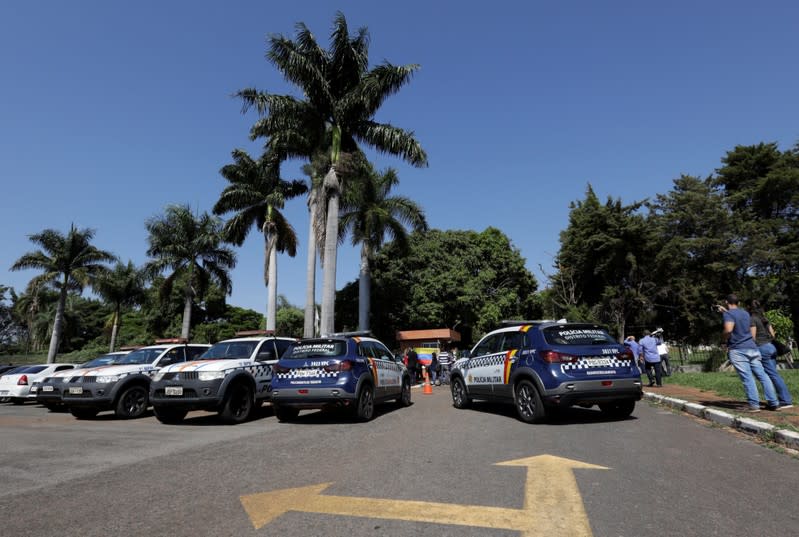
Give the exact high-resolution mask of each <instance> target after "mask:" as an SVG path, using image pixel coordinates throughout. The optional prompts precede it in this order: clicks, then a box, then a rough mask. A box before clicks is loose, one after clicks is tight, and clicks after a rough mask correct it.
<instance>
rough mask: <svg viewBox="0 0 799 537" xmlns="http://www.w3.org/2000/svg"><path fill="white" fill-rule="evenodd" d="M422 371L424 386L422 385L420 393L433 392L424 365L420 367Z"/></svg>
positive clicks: (429, 393) (428, 393)
mask: <svg viewBox="0 0 799 537" xmlns="http://www.w3.org/2000/svg"><path fill="white" fill-rule="evenodd" d="M422 373H423V374H424V386H422V393H423V394H425V395H431V394H432V393H433V385H432V384H430V375H428V374H427V368H426V367H422Z"/></svg>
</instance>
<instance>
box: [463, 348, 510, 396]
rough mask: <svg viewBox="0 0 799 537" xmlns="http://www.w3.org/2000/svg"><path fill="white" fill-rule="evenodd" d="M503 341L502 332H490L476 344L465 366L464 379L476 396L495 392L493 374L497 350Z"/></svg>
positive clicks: (471, 392) (470, 392)
mask: <svg viewBox="0 0 799 537" xmlns="http://www.w3.org/2000/svg"><path fill="white" fill-rule="evenodd" d="M501 343H502V333H498V334H489V335H487V336H486V337H484V338H483V339H481V340H480V341H479V342H478V343H477V345H475V346H474V349H472V352H471V353H470V355H469V358H468V359H467V361H466V363H465V364H464V366H463V368H462V369H463V380H464V382H465V383H466V387H467V389H468V390H469V394H471V395H474V396H478V397H480V396H483V397H490V396H491V395H492V393H493V388H492V383H493V381H492V375H493V372H494V369H495V367H496V364H495V362H496V360H495V358H496V357H497V352H498V349H499V345H500V344H501Z"/></svg>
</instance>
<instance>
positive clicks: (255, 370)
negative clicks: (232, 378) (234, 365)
mask: <svg viewBox="0 0 799 537" xmlns="http://www.w3.org/2000/svg"><path fill="white" fill-rule="evenodd" d="M244 369H246V370H247V371H249V372H250V373H251V374H252V376H254V377H270V376H272V366H271V365H266V364H258V365H248V366H247V367H245V368H244Z"/></svg>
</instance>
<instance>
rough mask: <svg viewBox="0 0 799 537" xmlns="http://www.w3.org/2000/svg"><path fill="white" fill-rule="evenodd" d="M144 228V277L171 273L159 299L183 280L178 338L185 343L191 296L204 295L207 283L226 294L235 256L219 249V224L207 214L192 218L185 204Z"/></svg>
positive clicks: (226, 250) (154, 219)
mask: <svg viewBox="0 0 799 537" xmlns="http://www.w3.org/2000/svg"><path fill="white" fill-rule="evenodd" d="M146 226H147V231H148V232H149V233H150V236H149V237H148V239H147V241H148V243H149V245H150V247H149V248H148V249H147V255H148V256H150V257H152V258H154V259H153V260H152V261H150V262H148V263H147V265H146V266H145V270H146V272H147V274H148V275H149V276H151V277H154V276H157V275H160V274H161V273H162V272H163V271H164V270H171V273H170V274H169V275H168V276H166V278H164V281H163V283H162V284H161V288H160V290H159V294H160V295H161V297H162V298H164V297H168V296H169V294H170V293H171V292H172V288H173V286H174V284H175V281H176V280H177V279H179V278H182V279H185V286H186V287H185V289H184V290H183V297H184V301H183V304H184V306H183V325H182V327H181V331H180V337H181V338H182V339H186V340H187V339H189V329H190V327H191V309H192V306H193V304H194V297H195V296H197V297H202V296H204V295H205V292H206V290H207V289H208V285H209V284H210V283H211V282H215V283H216V284H217V285H219V287H220V288H221V289H222V290H223V291H224V292H225V294H230V291H231V289H232V284H231V282H230V277H229V274H228V273H229V271H230V270H231V269H232V268H233V267H235V266H236V254H234V253H233V251H232V250H230V249H229V248H226V247H224V246H221V243H222V222H221V221H220V220H219V219H218V218H215V217H213V216H210V215H209V214H208V213H203V214H202V215H200V216H199V217H195V216H194V214H192V212H191V209H190V208H189V206H188V205H170V206H167V208H166V211H165V214H164V215H163V216H159V217H153V218H150V219H149V220H148V221H147V224H146Z"/></svg>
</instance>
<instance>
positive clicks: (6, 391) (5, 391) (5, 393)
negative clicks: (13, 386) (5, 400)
mask: <svg viewBox="0 0 799 537" xmlns="http://www.w3.org/2000/svg"><path fill="white" fill-rule="evenodd" d="M0 395H8V390H0Z"/></svg>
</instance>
